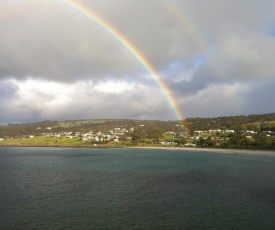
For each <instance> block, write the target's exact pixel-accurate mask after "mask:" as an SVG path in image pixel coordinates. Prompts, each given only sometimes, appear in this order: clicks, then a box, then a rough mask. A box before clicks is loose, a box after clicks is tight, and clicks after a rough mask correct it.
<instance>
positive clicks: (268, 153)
mask: <svg viewBox="0 0 275 230" xmlns="http://www.w3.org/2000/svg"><path fill="white" fill-rule="evenodd" d="M128 148H135V149H160V150H175V151H194V152H218V153H226V154H244V155H266V156H274V157H275V151H273V150H254V149H251V150H250V149H217V148H190V147H183V148H181V147H146V146H144V147H138V146H137V147H128Z"/></svg>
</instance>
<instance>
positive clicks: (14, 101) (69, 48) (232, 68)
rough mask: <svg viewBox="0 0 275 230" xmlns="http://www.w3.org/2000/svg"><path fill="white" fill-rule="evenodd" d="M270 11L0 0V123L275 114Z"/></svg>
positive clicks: (107, 0) (248, 3)
mask: <svg viewBox="0 0 275 230" xmlns="http://www.w3.org/2000/svg"><path fill="white" fill-rule="evenodd" d="M75 4H78V6H80V7H81V9H82V11H81V10H79V9H77V8H76V7H75V6H76V5H75ZM274 12H275V0H242V1H240V0H150V1H148V0H75V1H72V0H70V1H66V0H65V1H64V0H0V32H1V33H0V108H1V113H0V123H2V124H3V123H26V122H36V121H43V120H60V121H63V120H74V119H108V118H115V119H123V118H126V119H142V120H143V119H150V120H151V119H157V120H178V119H179V118H188V117H219V116H233V115H249V114H262V113H272V112H275V100H274V98H275V90H274V89H275V14H274ZM91 15H92V16H91ZM95 15H96V17H97V18H99V20H100V21H96V20H94V18H93V17H94V16H95ZM102 22H104V23H105V24H102ZM106 25H107V26H108V28H109V30H108V28H106ZM110 28H111V31H110ZM118 36H119V37H118ZM123 41H124V42H123ZM125 41H126V42H127V44H128V45H129V44H130V46H131V47H130V48H132V50H131V49H130V48H129V47H127V45H125ZM133 51H134V52H133ZM137 54H139V55H140V56H139V57H137ZM146 65H147V66H146ZM148 66H149V67H150V68H151V69H149V70H148Z"/></svg>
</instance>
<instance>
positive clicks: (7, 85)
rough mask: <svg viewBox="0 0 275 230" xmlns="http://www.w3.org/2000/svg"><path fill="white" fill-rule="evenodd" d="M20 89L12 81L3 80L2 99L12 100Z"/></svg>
mask: <svg viewBox="0 0 275 230" xmlns="http://www.w3.org/2000/svg"><path fill="white" fill-rule="evenodd" d="M18 90H19V87H18V85H17V84H15V83H14V82H13V81H11V80H2V81H0V98H1V100H3V99H11V98H13V97H14V96H16V95H17V92H18Z"/></svg>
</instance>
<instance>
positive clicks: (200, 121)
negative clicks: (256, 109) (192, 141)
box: [186, 113, 275, 132]
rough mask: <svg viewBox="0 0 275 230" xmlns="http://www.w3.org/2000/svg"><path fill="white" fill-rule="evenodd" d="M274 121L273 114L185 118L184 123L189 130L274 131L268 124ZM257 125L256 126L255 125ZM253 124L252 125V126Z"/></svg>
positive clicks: (274, 127)
mask: <svg viewBox="0 0 275 230" xmlns="http://www.w3.org/2000/svg"><path fill="white" fill-rule="evenodd" d="M274 120H275V113H269V114H256V115H248V116H228V117H216V118H187V119H186V123H187V125H188V128H189V130H190V131H191V132H192V131H195V130H208V129H235V130H241V129H243V130H254V131H262V130H274V129H275V126H274V124H273V125H271V124H268V123H267V122H268V121H274ZM257 122H258V123H259V122H260V125H257V124H255V123H257ZM253 123H254V124H253Z"/></svg>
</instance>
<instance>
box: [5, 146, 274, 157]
mask: <svg viewBox="0 0 275 230" xmlns="http://www.w3.org/2000/svg"><path fill="white" fill-rule="evenodd" d="M0 147H5V148H6V147H7V148H8V147H18V148H20V147H24V148H25V147H26V148H31V147H32V148H36V147H37V148H87V149H89V148H94V149H97V148H98V149H99V148H100V149H103V148H114V149H115V148H122V149H156V150H173V151H193V152H216V153H226V154H243V155H265V156H274V157H275V151H274V150H255V149H221V148H193V147H161V146H157V147H154V146H62V145H56V146H55V145H53V146H48V145H44V146H42V145H41V146H39V145H0Z"/></svg>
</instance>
